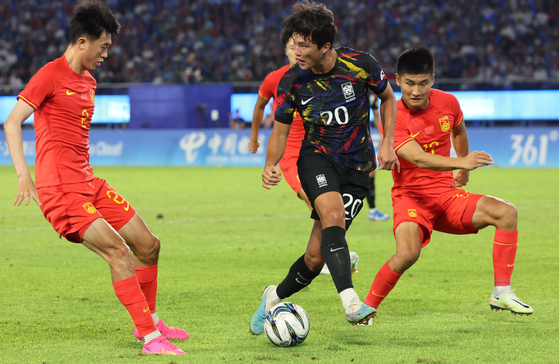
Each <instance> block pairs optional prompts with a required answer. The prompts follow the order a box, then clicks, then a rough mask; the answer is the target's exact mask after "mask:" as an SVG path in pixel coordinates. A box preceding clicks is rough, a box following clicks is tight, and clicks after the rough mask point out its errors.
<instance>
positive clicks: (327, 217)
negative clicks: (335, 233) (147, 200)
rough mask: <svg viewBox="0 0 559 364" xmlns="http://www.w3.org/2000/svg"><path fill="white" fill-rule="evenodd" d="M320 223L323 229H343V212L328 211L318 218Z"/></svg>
mask: <svg viewBox="0 0 559 364" xmlns="http://www.w3.org/2000/svg"><path fill="white" fill-rule="evenodd" d="M320 221H321V223H322V228H323V229H326V228H327V227H331V226H341V227H344V228H345V210H343V209H328V210H327V211H325V212H324V213H323V214H322V215H321V216H320Z"/></svg>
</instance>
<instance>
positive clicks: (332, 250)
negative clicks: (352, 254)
mask: <svg viewBox="0 0 559 364" xmlns="http://www.w3.org/2000/svg"><path fill="white" fill-rule="evenodd" d="M343 248H344V247H343V246H342V247H341V248H336V249H333V248H330V253H333V252H335V251H338V250H342V249H343Z"/></svg>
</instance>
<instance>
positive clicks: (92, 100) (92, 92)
mask: <svg viewBox="0 0 559 364" xmlns="http://www.w3.org/2000/svg"><path fill="white" fill-rule="evenodd" d="M89 96H90V97H91V102H93V105H95V90H94V89H92V88H90V89H89Z"/></svg>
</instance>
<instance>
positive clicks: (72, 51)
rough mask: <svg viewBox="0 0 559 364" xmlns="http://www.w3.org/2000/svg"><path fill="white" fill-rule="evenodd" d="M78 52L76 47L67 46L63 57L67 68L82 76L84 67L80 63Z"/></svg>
mask: <svg viewBox="0 0 559 364" xmlns="http://www.w3.org/2000/svg"><path fill="white" fill-rule="evenodd" d="M78 52H79V50H78V49H77V47H76V46H73V45H69V46H68V48H67V49H66V52H64V57H65V58H66V62H68V66H70V68H71V69H72V71H74V72H76V73H77V74H80V75H83V72H84V67H83V64H82V62H81V61H80V57H79V56H78Z"/></svg>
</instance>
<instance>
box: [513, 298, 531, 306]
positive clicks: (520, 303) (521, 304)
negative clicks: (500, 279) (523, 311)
mask: <svg viewBox="0 0 559 364" xmlns="http://www.w3.org/2000/svg"><path fill="white" fill-rule="evenodd" d="M511 300H512V301H514V302H516V303H518V304H519V305H520V306H522V307H524V308H530V306H528V305H525V304H523V303H522V302H519V301H517V300H515V299H514V298H511Z"/></svg>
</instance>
